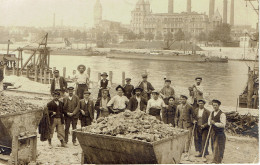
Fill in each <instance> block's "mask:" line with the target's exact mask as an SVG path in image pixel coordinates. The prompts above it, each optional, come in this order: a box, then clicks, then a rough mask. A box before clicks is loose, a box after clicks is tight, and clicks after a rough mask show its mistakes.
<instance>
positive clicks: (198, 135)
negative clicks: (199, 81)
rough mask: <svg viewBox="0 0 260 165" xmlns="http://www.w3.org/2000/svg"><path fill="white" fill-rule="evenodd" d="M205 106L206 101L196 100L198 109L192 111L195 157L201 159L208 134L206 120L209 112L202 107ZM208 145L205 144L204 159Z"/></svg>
mask: <svg viewBox="0 0 260 165" xmlns="http://www.w3.org/2000/svg"><path fill="white" fill-rule="evenodd" d="M205 104H206V101H205V100H204V99H200V100H198V106H199V107H198V108H196V109H195V110H194V120H193V123H194V124H195V130H194V145H195V150H196V151H197V152H198V154H197V155H196V157H202V154H203V150H204V148H205V145H206V139H207V135H208V132H209V125H208V118H209V115H210V111H209V110H207V109H206V108H205V107H204V105H205ZM208 145H209V142H207V146H206V150H205V155H203V156H204V157H205V156H206V155H208V154H209V152H208Z"/></svg>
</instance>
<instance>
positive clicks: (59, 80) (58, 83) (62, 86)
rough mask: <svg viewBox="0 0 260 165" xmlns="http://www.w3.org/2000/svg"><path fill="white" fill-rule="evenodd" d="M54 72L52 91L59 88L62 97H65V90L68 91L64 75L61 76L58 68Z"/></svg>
mask: <svg viewBox="0 0 260 165" xmlns="http://www.w3.org/2000/svg"><path fill="white" fill-rule="evenodd" d="M53 73H54V78H53V80H52V82H51V93H53V92H54V91H57V90H58V91H60V97H63V95H64V93H65V91H67V82H66V80H65V79H64V77H61V76H60V72H59V71H58V70H55V71H54V72H53Z"/></svg>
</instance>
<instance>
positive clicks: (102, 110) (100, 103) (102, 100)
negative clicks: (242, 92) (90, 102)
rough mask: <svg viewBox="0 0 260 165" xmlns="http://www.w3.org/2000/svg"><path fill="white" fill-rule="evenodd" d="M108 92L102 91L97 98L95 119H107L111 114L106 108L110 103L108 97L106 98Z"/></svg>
mask: <svg viewBox="0 0 260 165" xmlns="http://www.w3.org/2000/svg"><path fill="white" fill-rule="evenodd" d="M108 92H109V91H108V90H107V89H103V90H102V97H99V98H98V99H97V101H96V104H95V110H96V111H97V118H99V117H107V116H108V115H109V114H110V113H111V112H110V111H109V108H108V107H107V103H108V102H109V101H110V97H108Z"/></svg>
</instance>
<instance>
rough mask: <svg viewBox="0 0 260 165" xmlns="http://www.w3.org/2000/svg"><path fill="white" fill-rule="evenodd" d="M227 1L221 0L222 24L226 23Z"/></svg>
mask: <svg viewBox="0 0 260 165" xmlns="http://www.w3.org/2000/svg"><path fill="white" fill-rule="evenodd" d="M227 3H228V2H227V0H223V23H227Z"/></svg>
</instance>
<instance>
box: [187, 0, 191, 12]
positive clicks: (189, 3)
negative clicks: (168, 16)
mask: <svg viewBox="0 0 260 165" xmlns="http://www.w3.org/2000/svg"><path fill="white" fill-rule="evenodd" d="M187 12H188V13H190V12H191V0H187Z"/></svg>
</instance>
